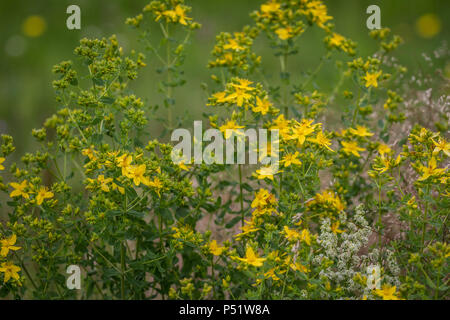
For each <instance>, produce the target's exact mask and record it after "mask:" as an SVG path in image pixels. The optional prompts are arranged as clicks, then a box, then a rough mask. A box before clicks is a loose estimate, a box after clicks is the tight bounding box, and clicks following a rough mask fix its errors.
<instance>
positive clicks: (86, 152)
mask: <svg viewBox="0 0 450 320" xmlns="http://www.w3.org/2000/svg"><path fill="white" fill-rule="evenodd" d="M81 154H82V155H83V156H87V157H88V158H89V160H96V159H97V157H96V156H95V155H96V154H97V151H95V150H94V146H91V147H90V148H87V149H83V150H81Z"/></svg>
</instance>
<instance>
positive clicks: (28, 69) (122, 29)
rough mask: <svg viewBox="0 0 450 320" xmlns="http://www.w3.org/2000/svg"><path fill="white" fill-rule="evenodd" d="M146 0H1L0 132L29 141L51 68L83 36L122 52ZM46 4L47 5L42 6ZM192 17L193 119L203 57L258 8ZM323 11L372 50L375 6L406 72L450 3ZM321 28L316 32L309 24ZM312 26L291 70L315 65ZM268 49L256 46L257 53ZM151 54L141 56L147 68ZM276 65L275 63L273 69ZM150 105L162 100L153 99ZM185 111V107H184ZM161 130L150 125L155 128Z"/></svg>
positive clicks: (143, 89) (250, 0) (437, 38)
mask: <svg viewBox="0 0 450 320" xmlns="http://www.w3.org/2000/svg"><path fill="white" fill-rule="evenodd" d="M146 2H147V1H144V0H142V1H141V0H135V1H127V0H115V1H108V0H96V1H92V0H91V1H88V0H70V1H61V0H46V1H30V0H16V1H2V2H1V3H0V16H1V19H0V26H1V29H2V33H1V34H0V70H1V71H0V105H1V109H0V132H1V133H8V134H11V135H13V136H14V137H15V139H16V141H17V142H18V151H19V153H18V154H20V153H21V152H22V151H24V150H25V149H27V147H28V146H29V145H30V144H31V143H32V142H31V140H30V139H29V137H30V136H29V132H30V130H31V128H33V127H37V126H38V125H39V124H40V123H42V121H43V120H44V119H45V118H46V117H47V116H48V115H50V114H51V113H52V112H54V111H55V110H56V109H57V107H58V106H57V104H56V102H55V100H54V93H53V89H52V87H51V82H52V80H53V75H52V73H51V67H52V66H53V65H54V64H55V63H57V62H59V61H61V59H64V58H65V57H70V56H72V51H73V48H74V47H75V46H76V45H77V44H78V42H79V40H80V39H81V38H83V37H103V36H104V37H107V36H109V35H110V34H112V33H116V34H117V37H118V40H119V43H120V45H121V46H123V47H124V49H125V50H128V49H129V48H130V46H133V47H136V46H135V45H134V44H135V43H137V39H136V33H135V32H134V31H133V30H131V29H130V28H129V27H127V26H126V25H125V23H124V21H125V19H126V17H128V16H132V15H133V14H134V13H135V12H137V11H138V10H139V9H140V8H141V7H142V6H143V5H145V4H146ZM43 3H45V5H44V4H43ZM188 3H189V4H191V5H192V6H193V7H194V11H193V12H192V13H191V15H192V16H193V17H194V19H195V20H196V21H199V22H200V23H202V25H203V26H202V28H201V29H200V31H199V32H198V33H197V34H196V37H195V38H194V39H193V40H192V41H193V42H194V43H195V45H192V46H189V49H188V50H189V52H187V60H186V64H185V72H186V75H187V76H188V78H189V79H190V82H189V84H187V85H186V86H184V87H183V88H181V89H180V90H179V91H178V93H177V94H178V96H177V98H178V99H180V100H181V101H184V103H183V104H179V106H180V105H181V106H183V108H184V110H178V111H179V114H183V113H185V114H186V121H191V120H192V119H197V118H198V116H199V115H200V114H201V112H202V108H203V106H204V105H205V97H204V95H203V93H202V90H200V86H201V84H202V82H205V81H208V80H209V79H208V78H209V72H208V69H207V68H206V61H207V59H208V57H209V54H210V51H211V50H212V48H213V45H214V40H215V35H216V34H217V33H218V32H219V31H230V32H233V31H238V30H240V28H242V26H244V25H245V24H247V23H248V22H249V21H250V17H249V16H248V12H251V11H252V10H253V9H256V8H258V7H259V5H260V3H261V1H255V0H227V1H225V0H214V1H206V0H192V1H188ZM71 4H76V5H79V6H80V8H81V16H82V17H81V20H82V21H81V24H82V27H81V30H68V29H67V28H66V19H67V17H68V14H66V8H67V7H68V6H69V5H71ZM326 4H327V5H328V7H329V11H330V12H332V13H333V16H334V17H335V18H336V21H338V25H337V26H336V30H337V31H338V32H341V33H344V34H346V35H348V36H349V37H350V38H351V39H353V40H355V41H357V42H358V48H359V50H360V52H361V54H362V55H365V54H368V53H370V52H373V50H374V48H375V45H376V44H375V43H374V42H373V41H371V39H370V38H369V36H368V30H367V28H366V19H367V17H368V14H366V8H367V7H368V6H369V5H371V4H377V5H379V6H380V8H381V20H382V26H383V27H389V28H391V29H392V31H393V32H394V33H395V34H398V35H400V36H401V37H402V38H403V39H404V40H405V43H404V44H403V45H402V46H401V47H400V49H399V50H398V52H397V53H396V55H397V57H398V58H399V59H401V61H402V63H403V64H404V65H406V66H407V67H408V69H409V71H410V72H413V71H414V70H417V69H418V68H420V69H421V68H426V66H425V65H424V64H423V59H421V55H422V53H423V52H431V51H432V50H433V49H435V48H436V47H437V46H438V45H439V44H440V43H441V42H442V41H443V40H445V39H448V38H449V31H450V30H449V28H448V20H446V18H447V17H448V16H449V14H450V2H449V1H448V0H430V1H424V0H421V1H407V0H397V1H384V2H382V1H379V0H376V1H375V0H345V1H343V0H339V1H338V0H335V1H326ZM314 31H315V32H320V30H314ZM315 32H311V33H309V34H307V35H306V36H305V37H304V39H303V43H304V44H305V46H304V47H303V48H302V49H301V50H302V56H303V59H302V64H298V65H292V66H290V68H291V70H292V72H293V73H295V72H305V71H310V68H311V67H310V66H314V65H316V64H317V61H318V59H319V57H320V56H321V53H322V52H323V51H324V45H323V43H321V42H318V41H317V40H314V39H317V38H318V37H317V35H316V34H315ZM258 50H260V52H261V53H263V51H264V50H270V49H269V48H264V47H263V46H262V45H260V46H259V47H258V44H256V51H258ZM152 59H154V57H152V56H149V57H148V60H147V64H148V67H149V68H150V69H151V68H153V66H152ZM263 63H264V64H265V68H266V70H270V69H271V67H273V65H275V60H273V61H271V60H266V61H264V62H263ZM272 69H274V68H272ZM151 71H154V70H148V72H144V73H143V75H142V76H141V77H143V78H144V79H143V80H142V81H139V83H138V87H137V88H135V91H136V93H137V94H138V95H140V96H144V97H149V96H155V95H154V93H155V92H156V91H157V90H158V88H157V86H156V85H153V84H155V83H156V79H155V77H156V76H155V73H154V72H151ZM329 77H330V75H328V74H327V73H326V72H323V73H322V74H321V75H319V78H318V82H321V81H322V82H323V84H325V85H326V84H328V85H332V81H329V80H330V78H329ZM151 103H152V104H157V103H160V102H159V101H151ZM187 112H189V113H187ZM158 131H160V128H154V132H155V134H156V133H157V132H158Z"/></svg>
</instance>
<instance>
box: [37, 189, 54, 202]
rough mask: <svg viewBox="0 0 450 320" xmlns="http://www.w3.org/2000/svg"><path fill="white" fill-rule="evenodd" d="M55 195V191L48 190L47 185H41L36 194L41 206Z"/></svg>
mask: <svg viewBox="0 0 450 320" xmlns="http://www.w3.org/2000/svg"><path fill="white" fill-rule="evenodd" d="M53 196H54V194H53V192H51V191H48V188H47V187H41V188H40V189H39V191H38V193H37V195H36V203H37V205H38V206H40V205H41V204H42V202H44V200H45V199H51V198H53Z"/></svg>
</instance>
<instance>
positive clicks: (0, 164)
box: [0, 157, 6, 171]
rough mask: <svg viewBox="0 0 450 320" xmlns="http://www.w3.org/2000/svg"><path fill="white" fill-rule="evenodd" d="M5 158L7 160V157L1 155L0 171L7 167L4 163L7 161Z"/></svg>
mask: <svg viewBox="0 0 450 320" xmlns="http://www.w3.org/2000/svg"><path fill="white" fill-rule="evenodd" d="M5 160H6V159H5V158H1V157H0V171H1V170H5V167H4V166H3V165H2V163H3V162H5Z"/></svg>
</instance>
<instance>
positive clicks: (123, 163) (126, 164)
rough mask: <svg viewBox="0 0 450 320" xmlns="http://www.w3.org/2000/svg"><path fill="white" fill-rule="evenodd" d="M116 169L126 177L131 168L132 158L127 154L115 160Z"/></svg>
mask: <svg viewBox="0 0 450 320" xmlns="http://www.w3.org/2000/svg"><path fill="white" fill-rule="evenodd" d="M116 161H117V167H119V168H122V175H124V176H126V175H127V174H128V172H129V170H130V168H131V162H132V161H133V157H132V156H131V155H129V154H123V155H121V156H120V157H118V158H117V159H116Z"/></svg>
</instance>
